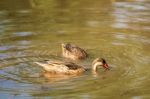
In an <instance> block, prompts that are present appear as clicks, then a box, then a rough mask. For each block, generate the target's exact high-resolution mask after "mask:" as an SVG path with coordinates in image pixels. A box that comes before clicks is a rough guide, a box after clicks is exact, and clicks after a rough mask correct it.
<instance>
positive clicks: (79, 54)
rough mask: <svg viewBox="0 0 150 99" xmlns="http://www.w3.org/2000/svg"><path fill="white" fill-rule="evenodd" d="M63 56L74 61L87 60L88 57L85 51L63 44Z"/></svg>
mask: <svg viewBox="0 0 150 99" xmlns="http://www.w3.org/2000/svg"><path fill="white" fill-rule="evenodd" d="M62 55H63V56H64V57H66V58H70V59H72V60H80V59H85V58H86V57H87V56H88V54H87V53H86V51H85V50H83V49H82V48H80V47H78V46H75V45H71V44H70V43H67V44H62Z"/></svg>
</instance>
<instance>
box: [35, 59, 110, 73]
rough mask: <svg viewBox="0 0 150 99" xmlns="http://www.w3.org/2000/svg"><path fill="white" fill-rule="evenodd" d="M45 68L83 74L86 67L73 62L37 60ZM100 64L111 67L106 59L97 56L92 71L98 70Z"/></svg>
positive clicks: (59, 71)
mask: <svg viewBox="0 0 150 99" xmlns="http://www.w3.org/2000/svg"><path fill="white" fill-rule="evenodd" d="M35 63H36V64H38V65H39V66H41V67H43V69H44V70H45V71H47V72H49V73H52V74H65V75H73V74H81V73H83V72H84V71H86V69H85V68H84V67H83V66H80V65H77V64H75V63H73V62H63V61H45V62H35ZM98 66H103V67H104V68H105V69H106V70H108V69H109V67H108V65H107V63H106V61H105V60H104V59H103V58H97V59H95V60H94V61H93V63H92V71H93V72H96V71H97V67H98Z"/></svg>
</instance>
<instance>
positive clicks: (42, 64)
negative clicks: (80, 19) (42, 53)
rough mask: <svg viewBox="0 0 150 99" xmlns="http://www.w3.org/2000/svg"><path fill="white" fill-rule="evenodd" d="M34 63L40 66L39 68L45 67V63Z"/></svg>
mask: <svg viewBox="0 0 150 99" xmlns="http://www.w3.org/2000/svg"><path fill="white" fill-rule="evenodd" d="M34 63H35V64H37V65H39V66H41V67H45V65H46V64H45V63H42V62H34Z"/></svg>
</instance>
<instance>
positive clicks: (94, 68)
mask: <svg viewBox="0 0 150 99" xmlns="http://www.w3.org/2000/svg"><path fill="white" fill-rule="evenodd" d="M97 65H98V64H97V63H95V64H94V65H93V66H92V71H93V72H96V71H97Z"/></svg>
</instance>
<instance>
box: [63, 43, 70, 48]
mask: <svg viewBox="0 0 150 99" xmlns="http://www.w3.org/2000/svg"><path fill="white" fill-rule="evenodd" d="M61 46H62V48H63V49H69V48H71V44H70V43H66V44H65V43H62V44H61Z"/></svg>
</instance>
